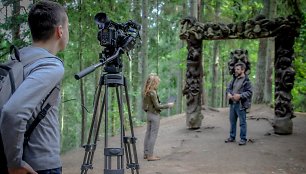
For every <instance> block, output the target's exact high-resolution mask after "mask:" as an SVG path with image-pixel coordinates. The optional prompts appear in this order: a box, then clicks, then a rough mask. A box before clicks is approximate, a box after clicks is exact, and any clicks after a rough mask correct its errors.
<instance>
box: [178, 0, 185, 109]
mask: <svg viewBox="0 0 306 174" xmlns="http://www.w3.org/2000/svg"><path fill="white" fill-rule="evenodd" d="M182 6H183V12H182V16H181V17H182V18H183V17H185V16H186V14H187V10H186V2H185V1H183V2H182ZM177 47H178V50H180V49H182V48H183V47H184V41H182V40H181V41H180V42H179V43H178V45H177ZM180 64H182V61H181V60H180V59H179V60H178V65H180ZM176 73H177V80H176V86H177V101H176V114H180V113H182V112H183V95H182V92H183V91H182V90H183V78H184V77H183V69H182V68H181V67H180V68H178V69H177V71H176Z"/></svg>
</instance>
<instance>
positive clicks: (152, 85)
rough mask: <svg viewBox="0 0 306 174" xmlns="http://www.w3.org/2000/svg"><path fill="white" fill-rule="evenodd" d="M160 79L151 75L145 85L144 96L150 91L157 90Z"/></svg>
mask: <svg viewBox="0 0 306 174" xmlns="http://www.w3.org/2000/svg"><path fill="white" fill-rule="evenodd" d="M159 82H160V79H159V77H158V76H157V75H156V74H153V73H151V74H149V77H148V78H147V81H146V83H145V87H144V91H143V96H146V95H147V94H148V92H149V91H152V90H156V89H157V87H158V85H159Z"/></svg>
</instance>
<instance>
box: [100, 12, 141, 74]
mask: <svg viewBox="0 0 306 174" xmlns="http://www.w3.org/2000/svg"><path fill="white" fill-rule="evenodd" d="M94 20H95V22H96V24H98V27H99V32H98V40H99V41H100V45H101V46H104V47H105V49H104V51H103V52H102V54H101V55H100V59H101V61H108V62H107V63H106V67H105V68H104V69H105V71H106V72H118V71H121V69H122V63H121V60H120V59H114V58H115V57H114V58H112V59H114V60H108V59H109V58H110V57H113V56H114V55H116V53H117V56H116V57H119V56H120V54H122V53H124V52H126V53H127V55H128V56H129V54H128V51H130V50H132V49H133V48H134V46H135V44H136V42H137V39H138V38H140V35H139V30H140V28H141V26H140V25H139V24H137V23H136V22H133V21H132V20H129V21H128V22H126V23H121V24H120V23H116V22H114V21H111V20H109V19H108V17H107V15H106V14H105V13H97V14H96V15H95V18H94Z"/></svg>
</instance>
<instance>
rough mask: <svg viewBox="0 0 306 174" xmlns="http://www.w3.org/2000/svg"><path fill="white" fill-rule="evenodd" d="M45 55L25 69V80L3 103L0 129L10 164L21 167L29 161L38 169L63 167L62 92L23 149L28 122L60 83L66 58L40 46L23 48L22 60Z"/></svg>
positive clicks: (21, 52)
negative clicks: (59, 117)
mask: <svg viewBox="0 0 306 174" xmlns="http://www.w3.org/2000/svg"><path fill="white" fill-rule="evenodd" d="M37 55H42V56H41V57H43V58H40V59H38V60H36V61H34V62H31V63H30V64H28V65H27V66H25V69H24V77H25V80H24V81H23V82H22V84H21V85H20V86H19V87H18V88H17V90H16V92H15V93H14V94H13V95H12V96H11V98H10V99H9V101H8V102H7V103H6V104H5V105H4V106H3V110H2V112H1V117H0V125H1V127H0V131H1V134H2V139H3V144H4V150H5V153H6V156H7V161H8V167H20V166H24V165H25V164H26V163H28V164H29V165H30V166H31V167H32V168H33V169H34V170H36V171H37V170H46V169H52V168H58V167H61V166H62V164H61V161H60V130H59V121H58V112H59V106H58V105H59V103H60V93H59V92H58V93H57V94H56V95H57V96H55V103H56V104H55V105H54V106H52V107H51V108H50V109H49V111H48V113H47V115H46V117H45V118H44V119H43V120H41V122H40V123H39V124H38V126H37V127H36V128H35V129H34V131H33V133H32V135H31V137H30V140H29V143H28V145H27V146H26V147H25V149H23V140H24V133H25V131H26V128H27V126H29V124H30V123H31V122H32V121H33V119H34V118H33V116H37V113H38V112H39V111H40V108H41V105H42V103H43V99H45V97H46V96H47V95H48V93H49V92H50V91H51V90H52V89H53V88H54V87H55V86H57V87H59V84H60V82H61V80H62V78H63V75H64V66H63V63H62V61H61V60H60V59H59V58H57V57H56V56H54V55H52V54H50V53H49V52H48V51H47V50H45V49H43V48H39V47H32V46H30V47H26V48H23V49H21V50H20V57H21V61H22V60H23V59H27V58H28V57H31V56H37Z"/></svg>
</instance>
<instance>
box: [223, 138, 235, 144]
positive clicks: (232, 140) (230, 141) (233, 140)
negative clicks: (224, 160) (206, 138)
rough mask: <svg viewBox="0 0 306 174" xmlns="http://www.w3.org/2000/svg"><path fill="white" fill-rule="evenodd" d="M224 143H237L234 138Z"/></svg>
mask: <svg viewBox="0 0 306 174" xmlns="http://www.w3.org/2000/svg"><path fill="white" fill-rule="evenodd" d="M224 142H225V143H232V142H235V139H234V138H228V139H226V140H225V141H224Z"/></svg>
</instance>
